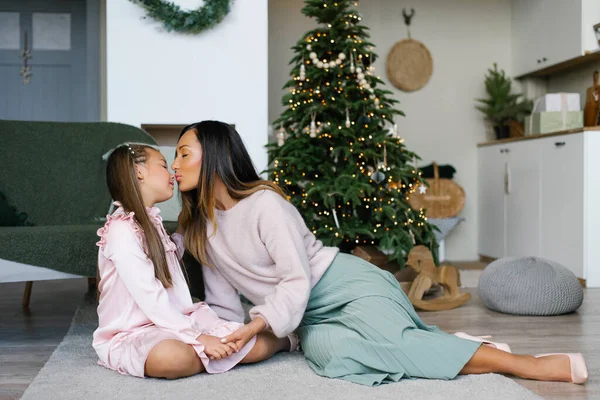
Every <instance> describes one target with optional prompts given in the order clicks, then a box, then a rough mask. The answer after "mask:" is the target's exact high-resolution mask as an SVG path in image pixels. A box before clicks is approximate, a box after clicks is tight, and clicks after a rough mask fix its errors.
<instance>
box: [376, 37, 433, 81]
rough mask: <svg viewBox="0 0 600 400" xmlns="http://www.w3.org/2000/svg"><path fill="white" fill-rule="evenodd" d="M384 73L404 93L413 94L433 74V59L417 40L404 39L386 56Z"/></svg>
mask: <svg viewBox="0 0 600 400" xmlns="http://www.w3.org/2000/svg"><path fill="white" fill-rule="evenodd" d="M386 71H387V76H388V79H389V80H390V82H391V83H392V84H393V85H394V86H396V87H397V88H398V89H400V90H403V91H405V92H414V91H415V90H419V89H421V88H422V87H423V86H425V85H426V84H427V82H428V81H429V78H431V74H432V73H433V59H432V58H431V53H429V50H427V47H425V45H424V44H423V43H421V42H419V41H418V40H413V39H404V40H401V41H399V42H397V43H396V44H394V46H393V47H392V49H391V50H390V52H389V53H388V55H387V61H386Z"/></svg>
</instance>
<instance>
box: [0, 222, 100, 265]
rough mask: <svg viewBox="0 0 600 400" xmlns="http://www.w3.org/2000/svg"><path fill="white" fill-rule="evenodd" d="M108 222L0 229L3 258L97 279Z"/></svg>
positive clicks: (0, 253) (0, 256)
mask: <svg viewBox="0 0 600 400" xmlns="http://www.w3.org/2000/svg"><path fill="white" fill-rule="evenodd" d="M103 225H104V221H98V222H97V223H96V224H89V225H61V226H55V225H47V226H31V227H3V228H0V258H3V259H5V260H10V261H16V262H20V263H23V264H29V265H35V266H38V267H46V268H51V269H55V270H58V271H62V272H67V273H70V274H75V275H83V276H89V277H95V276H96V269H97V265H98V246H96V242H97V241H98V240H99V238H98V235H97V234H96V231H97V230H98V229H99V228H100V227H101V226H103Z"/></svg>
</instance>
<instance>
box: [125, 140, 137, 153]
mask: <svg viewBox="0 0 600 400" xmlns="http://www.w3.org/2000/svg"><path fill="white" fill-rule="evenodd" d="M125 145H126V146H127V148H128V149H129V152H130V153H131V155H132V156H135V152H134V151H133V149H132V148H131V146H129V143H125Z"/></svg>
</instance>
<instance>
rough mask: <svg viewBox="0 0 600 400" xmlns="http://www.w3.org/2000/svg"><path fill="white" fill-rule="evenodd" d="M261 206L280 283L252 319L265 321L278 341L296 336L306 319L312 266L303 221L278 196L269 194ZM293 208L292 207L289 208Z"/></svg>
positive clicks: (260, 221) (263, 237)
mask: <svg viewBox="0 0 600 400" xmlns="http://www.w3.org/2000/svg"><path fill="white" fill-rule="evenodd" d="M269 195H270V196H269V197H267V199H265V201H264V202H263V203H261V210H260V211H259V212H260V215H259V217H258V225H259V227H258V228H259V234H260V236H261V240H262V241H263V243H264V244H265V246H266V248H267V251H268V252H269V255H270V256H271V258H272V259H273V262H274V263H275V268H276V274H277V277H278V278H279V283H278V284H277V285H275V287H274V289H273V291H272V292H271V293H270V294H269V295H267V296H266V297H265V301H264V303H263V304H261V305H257V306H256V307H253V308H252V309H251V310H250V317H251V318H252V319H254V318H255V317H256V316H257V315H260V316H261V317H263V318H264V319H265V320H266V321H267V324H268V325H269V326H270V327H271V329H272V330H273V333H275V335H276V336H277V337H285V336H286V335H288V334H290V333H291V332H293V331H294V330H295V329H296V328H297V327H298V325H299V324H300V321H301V320H302V316H303V315H304V311H305V309H306V305H307V304H308V298H309V296H310V264H309V259H308V254H307V251H306V247H305V243H304V236H303V234H302V233H301V226H300V225H299V224H300V223H304V222H303V221H301V217H300V216H299V215H298V218H300V220H299V219H298V218H296V215H294V214H293V212H294V211H295V212H296V213H298V212H297V211H296V210H295V209H291V206H290V205H289V204H288V203H287V202H286V201H285V200H284V199H281V198H278V195H276V194H273V195H271V193H269ZM286 206H289V207H286Z"/></svg>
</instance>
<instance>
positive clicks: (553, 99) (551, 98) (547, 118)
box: [525, 93, 583, 135]
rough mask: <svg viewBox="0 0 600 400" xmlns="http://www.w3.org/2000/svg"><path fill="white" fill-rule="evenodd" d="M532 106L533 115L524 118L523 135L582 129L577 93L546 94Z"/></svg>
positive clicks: (581, 113) (579, 102)
mask: <svg viewBox="0 0 600 400" xmlns="http://www.w3.org/2000/svg"><path fill="white" fill-rule="evenodd" d="M533 104H534V105H533V113H532V114H531V115H530V116H528V117H525V135H538V134H543V133H552V132H557V131H565V130H569V129H578V128H583V111H581V101H580V95H579V93H548V94H545V95H543V96H541V97H539V98H538V99H536V100H535V101H534V103H533Z"/></svg>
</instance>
